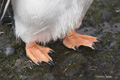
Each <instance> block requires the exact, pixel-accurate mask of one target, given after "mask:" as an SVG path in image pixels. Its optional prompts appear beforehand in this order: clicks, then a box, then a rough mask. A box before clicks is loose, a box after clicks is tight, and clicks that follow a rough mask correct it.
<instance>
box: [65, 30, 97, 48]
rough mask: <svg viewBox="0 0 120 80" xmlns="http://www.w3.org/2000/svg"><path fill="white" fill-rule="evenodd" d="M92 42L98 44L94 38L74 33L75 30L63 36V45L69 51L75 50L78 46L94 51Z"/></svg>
mask: <svg viewBox="0 0 120 80" xmlns="http://www.w3.org/2000/svg"><path fill="white" fill-rule="evenodd" d="M94 42H98V40H97V38H96V37H92V36H88V35H82V34H79V33H76V32H75V30H73V31H71V32H70V33H69V34H68V35H66V36H65V38H64V40H63V44H64V45H65V46H66V47H68V48H71V49H74V50H76V48H78V47H79V46H87V47H90V48H92V49H94V47H93V45H94Z"/></svg>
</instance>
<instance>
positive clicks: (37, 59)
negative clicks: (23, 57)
mask: <svg viewBox="0 0 120 80" xmlns="http://www.w3.org/2000/svg"><path fill="white" fill-rule="evenodd" d="M52 52H54V51H53V50H52V49H50V48H48V47H43V46H39V45H38V44H36V42H33V43H30V44H26V54H27V56H28V57H29V58H30V59H31V60H32V61H33V62H34V63H35V64H37V65H41V62H42V61H43V62H46V63H48V64H50V65H54V63H53V60H52V58H51V57H50V56H49V55H48V53H52Z"/></svg>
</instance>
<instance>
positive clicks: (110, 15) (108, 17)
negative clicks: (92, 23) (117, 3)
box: [101, 10, 114, 22]
mask: <svg viewBox="0 0 120 80" xmlns="http://www.w3.org/2000/svg"><path fill="white" fill-rule="evenodd" d="M101 12H102V19H103V21H106V22H109V21H110V20H111V19H112V18H113V17H114V13H113V12H109V11H107V10H101Z"/></svg>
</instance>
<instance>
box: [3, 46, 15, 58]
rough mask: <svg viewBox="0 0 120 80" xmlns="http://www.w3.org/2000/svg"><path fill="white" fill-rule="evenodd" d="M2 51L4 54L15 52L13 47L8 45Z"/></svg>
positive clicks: (8, 54) (9, 54)
mask: <svg viewBox="0 0 120 80" xmlns="http://www.w3.org/2000/svg"><path fill="white" fill-rule="evenodd" d="M4 53H5V55H6V56H11V55H13V54H14V53H15V49H14V47H11V46H8V47H6V48H5V50H4Z"/></svg>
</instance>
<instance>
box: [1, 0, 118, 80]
mask: <svg viewBox="0 0 120 80" xmlns="http://www.w3.org/2000/svg"><path fill="white" fill-rule="evenodd" d="M6 22H7V23H6ZM8 22H9V20H8V19H7V20H6V19H4V21H3V23H2V25H0V80H120V1H119V0H95V1H94V3H93V4H92V5H91V7H90V9H89V10H88V12H87V14H86V16H85V17H84V20H83V24H82V26H81V27H80V28H79V29H78V30H77V32H78V33H81V34H87V35H92V36H96V37H98V38H99V40H100V42H99V43H95V44H96V50H92V49H90V48H88V47H83V46H82V47H80V48H79V49H80V50H79V51H78V52H76V51H73V50H71V49H68V48H66V47H65V46H64V45H63V44H62V41H61V40H58V41H56V42H50V43H49V44H47V45H46V46H48V47H50V48H52V49H53V50H55V51H56V54H50V55H51V57H52V58H53V60H54V63H55V64H56V66H50V65H48V64H46V63H43V64H42V66H37V65H35V64H34V63H33V62H32V61H30V59H29V58H27V56H26V54H25V49H24V47H25V44H24V43H23V42H22V41H20V40H17V39H16V37H15V35H14V28H13V27H12V26H11V25H9V24H8Z"/></svg>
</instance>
